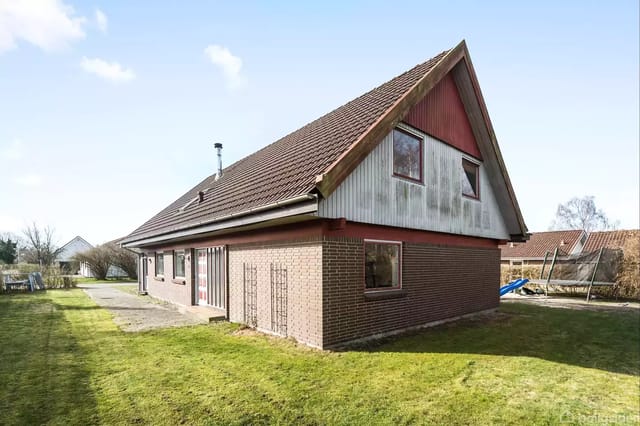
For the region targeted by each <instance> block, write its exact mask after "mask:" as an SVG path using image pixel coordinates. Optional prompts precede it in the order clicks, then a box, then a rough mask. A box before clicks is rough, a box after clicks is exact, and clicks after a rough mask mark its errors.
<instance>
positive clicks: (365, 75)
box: [0, 0, 640, 244]
mask: <svg viewBox="0 0 640 426" xmlns="http://www.w3.org/2000/svg"><path fill="white" fill-rule="evenodd" d="M638 16H639V11H638V2H637V1H635V0H634V1H626V0H621V1H612V2H602V1H584V0H583V1H575V2H573V1H563V2H556V1H536V2H513V1H508V2H507V1H505V2H499V1H496V2H475V1H415V2H414V1H403V2H381V1H353V2H350V1H339V2H334V1H322V2H299V1H291V2H286V1H279V2H276V1H274V2H253V1H242V2H214V1H211V2H195V1H194V2H168V1H154V2H142V1H140V2H130V1H108V2H107V1H103V2H100V1H99V0H94V1H91V2H85V1H79V0H18V1H16V0H0V232H3V231H4V232H13V233H15V234H19V233H20V232H21V230H22V229H24V228H25V227H26V226H27V225H28V224H30V223H34V222H35V223H37V224H39V225H40V226H50V227H52V228H54V229H55V233H56V237H57V240H58V243H59V244H64V243H65V242H66V241H68V240H70V239H71V238H73V237H74V236H76V235H81V236H82V237H84V238H85V239H86V240H88V241H89V242H91V243H92V244H100V243H103V242H106V241H110V240H113V239H115V238H119V237H123V236H125V235H127V234H128V233H129V232H131V231H133V230H134V229H135V228H136V227H138V226H139V225H141V224H142V223H144V222H145V221H146V220H148V219H149V218H151V217H152V216H153V215H154V214H156V213H157V212H159V211H160V210H161V209H162V208H164V207H165V206H166V205H168V204H169V203H170V202H172V201H173V200H175V199H176V198H178V197H179V196H180V195H182V194H183V193H184V192H186V191H187V190H188V189H190V188H191V187H192V186H193V185H195V184H196V183H198V182H199V181H201V180H202V179H203V178H204V177H206V176H208V175H211V174H212V173H214V172H215V169H216V157H215V151H214V149H213V143H214V142H221V143H223V144H224V149H223V162H224V163H225V164H227V165H228V164H231V163H233V162H235V161H236V160H238V159H240V158H242V157H244V156H246V155H248V154H250V153H252V152H254V151H256V150H257V149H259V148H261V147H263V146H265V145H267V144H269V143H271V142H273V141H275V140H277V139H279V138H280V137H282V136H284V135H286V134H288V133H289V132H291V131H293V130H296V129H297V128H299V127H301V126H302V125H304V124H306V123H307V122H309V121H312V120H314V119H316V118H317V117H319V116H321V115H323V114H324V113H326V112H329V111H331V110H333V109H334V108H336V107H338V106H340V105H342V104H343V103H345V102H347V101H349V100H351V99H353V98H355V97H357V96H359V95H360V94H362V93H364V92H366V91H368V90H370V89H372V88H373V87H376V86H378V85H379V84H381V83H384V82H385V81H387V80H389V79H391V78H393V77H394V76H396V75H398V74H400V73H402V72H404V71H406V70H407V69H409V68H411V67H413V66H414V65H416V64H418V63H421V62H423V61H425V60H426V59H428V58H430V57H432V56H434V55H436V54H438V53H439V52H441V51H443V50H446V49H449V48H451V47H453V46H455V45H456V44H458V43H459V42H460V41H461V40H462V39H465V40H466V42H467V46H468V48H469V51H470V54H471V57H472V60H473V64H474V67H475V70H476V73H477V76H478V80H479V82H480V86H481V89H482V93H483V95H484V98H485V101H486V104H487V108H488V111H489V114H490V116H491V120H492V122H493V126H494V129H495V131H496V135H497V138H498V142H499V144H500V148H501V151H502V155H503V157H504V160H505V163H506V165H507V169H508V171H509V175H510V178H511V181H512V184H513V186H514V189H515V192H516V195H517V197H518V201H519V203H520V207H521V209H522V212H523V215H524V219H525V222H526V223H527V225H528V227H529V230H530V231H544V230H547V229H548V227H549V225H550V224H551V222H552V221H553V218H554V216H555V211H556V209H557V206H558V204H559V203H563V202H566V201H568V200H569V199H571V198H572V197H582V196H586V195H591V196H594V197H595V202H596V204H597V205H598V207H600V208H602V209H603V210H604V211H605V213H606V214H607V215H608V216H609V218H610V219H612V220H614V221H619V227H620V228H622V229H627V228H638V227H639V223H638V221H639V216H640V213H639V204H640V201H639V199H638V193H639V180H640V177H639V171H638V165H639V162H640V154H639V130H638V129H639V122H638V116H639V106H638V102H639V99H638V98H639V84H638V78H639V57H638V54H639V53H638V52H639V45H638V39H639V30H638Z"/></svg>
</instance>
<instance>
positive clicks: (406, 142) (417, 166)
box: [393, 129, 422, 182]
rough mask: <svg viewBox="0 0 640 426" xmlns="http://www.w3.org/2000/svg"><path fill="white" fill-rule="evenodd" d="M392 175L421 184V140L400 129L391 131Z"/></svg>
mask: <svg viewBox="0 0 640 426" xmlns="http://www.w3.org/2000/svg"><path fill="white" fill-rule="evenodd" d="M393 174H394V175H395V176H400V177H403V178H406V179H411V180H414V181H416V182H422V139H421V138H419V137H417V136H414V135H412V134H410V133H408V132H405V131H403V130H400V129H395V130H394V131H393Z"/></svg>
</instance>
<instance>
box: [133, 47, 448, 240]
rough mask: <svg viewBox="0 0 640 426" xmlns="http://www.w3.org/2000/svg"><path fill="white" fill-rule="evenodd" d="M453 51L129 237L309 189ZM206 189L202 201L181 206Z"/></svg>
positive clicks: (210, 182)
mask: <svg viewBox="0 0 640 426" xmlns="http://www.w3.org/2000/svg"><path fill="white" fill-rule="evenodd" d="M447 52H448V51H445V52H442V53H440V54H439V55H437V56H435V57H434V58H431V59H429V60H428V61H426V62H424V63H422V64H420V65H417V66H416V67H414V68H412V69H411V70H409V71H407V72H405V73H403V74H401V75H399V76H398V77H396V78H394V79H392V80H390V81H389V82H387V83H385V84H383V85H381V86H379V87H376V88H375V89H373V90H371V91H370V92H368V93H365V94H364V95H362V96H360V97H358V98H356V99H354V100H352V101H351V102H348V103H346V104H344V105H343V106H341V107H339V108H337V109H336V110H334V111H332V112H330V113H328V114H326V115H324V116H322V117H320V118H319V119H317V120H315V121H312V122H311V123H309V124H307V125H306V126H304V127H302V128H301V129H299V130H296V131H295V132H293V133H291V134H289V135H287V136H285V137H283V138H282V139H280V140H278V141H276V142H274V143H272V144H270V145H268V146H266V147H264V148H262V149H261V150H259V151H257V152H255V153H254V154H251V155H249V156H247V157H245V158H243V159H241V160H239V161H237V162H236V163H234V164H232V165H231V166H229V167H227V168H226V169H225V170H224V171H223V176H222V177H221V178H220V179H218V180H215V176H209V177H207V178H206V179H204V180H203V181H202V182H200V183H199V184H198V185H196V186H194V187H193V188H192V189H191V190H189V191H188V192H187V193H186V194H184V195H183V196H182V197H180V198H178V199H177V200H176V201H174V202H173V203H171V204H170V205H169V206H168V207H166V208H165V209H163V210H162V211H161V212H160V213H158V214H156V215H155V216H154V217H153V218H151V219H150V220H148V221H147V222H145V223H144V224H143V225H141V226H140V227H139V228H137V229H136V230H135V231H133V232H132V233H131V234H130V235H129V236H127V237H125V239H124V240H125V241H135V240H138V239H142V238H147V237H151V236H155V235H160V234H164V233H168V232H171V231H175V230H179V229H187V228H191V227H195V226H198V225H201V224H203V223H209V222H214V221H216V220H217V219H219V218H221V217H223V216H227V215H230V214H234V213H240V212H244V211H247V210H249V209H252V208H257V207H260V206H265V205H268V204H271V203H275V202H278V201H283V200H286V199H290V198H293V197H295V196H299V195H304V194H308V193H310V192H311V191H312V190H313V189H314V188H315V178H316V176H317V175H320V174H322V173H323V172H324V171H325V170H326V169H327V168H328V167H329V166H330V165H331V164H332V163H333V162H334V161H336V159H338V157H340V155H341V154H343V153H344V152H345V151H347V150H348V149H349V148H350V147H351V145H352V144H353V143H354V142H355V141H356V140H357V139H358V137H359V136H360V135H361V134H363V133H364V132H365V131H367V129H369V127H370V126H371V125H372V124H374V123H375V122H376V120H377V119H378V118H379V117H380V116H382V115H383V114H384V113H385V112H386V111H387V110H388V109H389V108H390V107H391V106H392V105H393V104H394V102H396V101H397V100H398V99H399V98H400V97H401V96H402V95H403V94H405V93H406V92H407V91H408V90H410V89H411V88H412V87H413V86H414V85H415V84H416V82H418V81H419V80H420V79H421V78H422V77H424V76H425V74H426V73H428V72H429V71H430V70H431V69H432V68H433V67H434V65H436V64H437V63H438V62H439V61H440V60H441V59H442V58H443V57H444V56H445V55H446V53H447ZM199 191H206V193H205V195H204V200H203V201H202V202H201V203H198V202H194V203H193V204H191V205H190V206H188V207H186V208H185V209H184V211H182V212H178V209H180V208H181V207H183V206H185V205H186V204H187V203H188V202H189V201H190V200H193V199H194V198H196V197H197V196H198V192H199Z"/></svg>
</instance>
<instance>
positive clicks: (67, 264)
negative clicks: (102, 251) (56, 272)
mask: <svg viewBox="0 0 640 426" xmlns="http://www.w3.org/2000/svg"><path fill="white" fill-rule="evenodd" d="M92 248H93V246H92V245H91V244H90V243H89V242H87V240H85V239H84V238H82V237H81V236H79V235H78V236H76V237H74V238H73V239H72V240H71V241H69V242H68V243H67V244H65V245H63V246H62V248H61V249H60V253H58V257H56V263H57V264H58V266H59V267H60V269H66V270H68V271H69V272H71V273H72V274H80V275H82V276H83V277H90V276H92V275H91V270H90V269H89V265H87V264H86V263H84V262H80V265H78V264H77V262H75V260H74V256H75V255H76V254H78V253H82V252H83V251H87V250H89V249H92ZM72 268H73V269H74V270H71V269H72ZM76 268H77V269H76Z"/></svg>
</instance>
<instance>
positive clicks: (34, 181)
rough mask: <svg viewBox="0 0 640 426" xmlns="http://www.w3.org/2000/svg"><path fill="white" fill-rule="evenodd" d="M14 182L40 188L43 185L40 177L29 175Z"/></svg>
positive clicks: (15, 179) (19, 177)
mask: <svg viewBox="0 0 640 426" xmlns="http://www.w3.org/2000/svg"><path fill="white" fill-rule="evenodd" d="M13 181H14V182H15V183H17V184H18V185H22V186H39V185H40V184H41V183H42V178H41V177H40V176H39V175H34V174H29V175H23V176H18V177H16V178H14V179H13Z"/></svg>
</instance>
